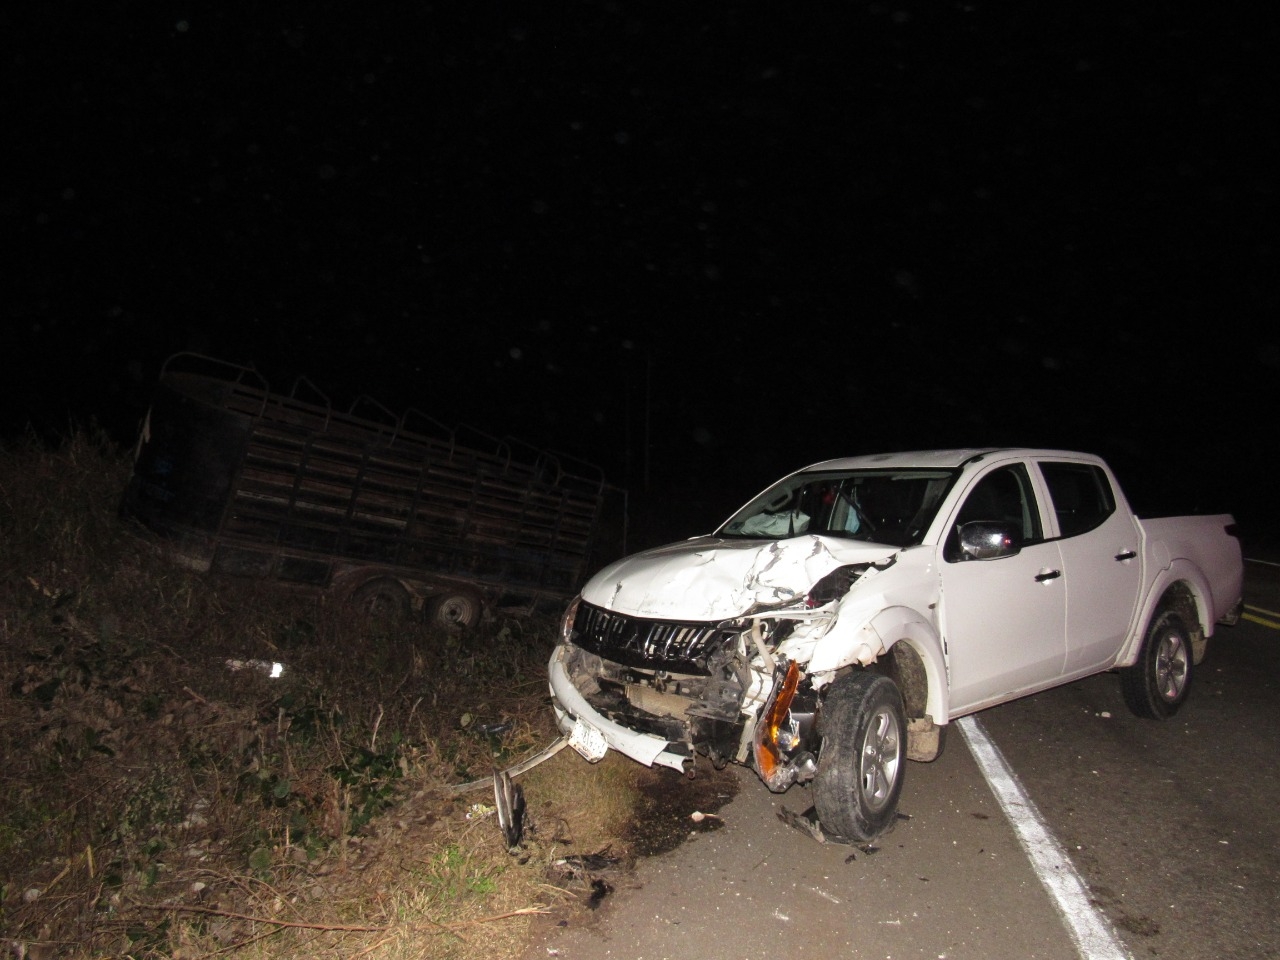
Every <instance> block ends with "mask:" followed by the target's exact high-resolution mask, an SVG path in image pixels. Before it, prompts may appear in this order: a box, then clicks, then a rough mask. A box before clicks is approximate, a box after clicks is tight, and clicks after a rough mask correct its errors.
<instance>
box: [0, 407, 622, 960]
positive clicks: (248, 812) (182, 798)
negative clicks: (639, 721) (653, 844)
mask: <svg viewBox="0 0 1280 960" xmlns="http://www.w3.org/2000/svg"><path fill="white" fill-rule="evenodd" d="M128 474H129V457H128V455H127V454H125V453H124V452H122V451H119V450H117V449H115V448H113V447H111V446H110V444H108V443H107V442H106V441H105V440H103V439H102V438H100V437H98V436H96V435H94V434H92V433H88V432H77V433H75V434H73V435H72V436H71V437H69V438H68V439H67V440H66V441H65V442H64V443H63V444H62V445H61V446H60V447H58V448H48V447H43V446H40V445H38V444H36V443H34V442H23V443H19V444H17V445H13V446H9V447H2V446H0V677H3V682H0V755H3V756H4V757H5V759H6V772H5V776H4V777H2V778H0V928H2V932H0V935H3V936H4V937H6V938H8V942H9V943H10V944H11V945H13V948H14V949H15V950H18V949H19V946H20V945H21V944H24V943H28V942H33V941H36V940H40V941H46V942H50V943H52V942H58V943H61V944H78V945H79V947H78V948H76V949H74V950H73V949H71V948H67V949H66V950H63V951H62V952H63V953H65V954H67V955H69V956H79V955H86V956H88V955H108V954H120V955H124V954H128V955H133V956H160V955H173V956H177V955H179V954H181V955H185V956H191V955H197V954H205V955H212V954H217V953H226V952H231V951H236V950H244V951H246V952H248V953H250V954H252V955H255V956H259V957H263V958H281V960H283V958H286V957H304V956H308V957H309V956H351V955H356V954H361V953H364V952H366V951H368V952H369V953H370V955H371V956H388V957H398V956H402V955H403V956H409V955H413V956H428V957H444V956H450V957H455V956H456V957H459V958H468V960H469V958H471V957H482V956H483V957H501V956H504V955H506V956H513V955H515V954H517V953H518V952H519V951H520V948H521V935H522V931H523V930H524V927H523V926H522V923H524V922H525V921H522V920H519V919H513V920H504V921H503V925H502V926H503V929H502V930H501V931H499V930H497V929H496V928H495V927H494V926H492V925H490V926H487V927H486V933H485V936H481V937H474V938H471V937H468V938H466V939H463V938H461V937H458V936H454V935H451V934H449V935H446V933H445V932H444V931H448V930H453V929H458V928H457V927H453V926H450V925H451V924H467V923H474V922H477V921H479V920H481V919H483V918H485V917H486V916H495V915H499V914H504V913H507V912H512V911H517V912H518V911H520V910H524V909H527V908H529V907H530V906H540V905H545V904H547V903H549V902H551V903H554V902H558V901H557V899H556V898H555V896H554V895H553V894H551V893H549V892H548V891H549V888H548V887H547V885H546V883H545V880H546V877H545V876H544V874H543V870H544V868H545V867H546V865H547V863H548V862H550V860H551V859H552V858H554V857H555V856H558V855H559V854H560V853H562V852H563V851H564V850H565V849H566V848H569V849H574V850H577V851H579V852H590V851H592V850H595V849H600V848H602V847H604V846H606V845H607V844H609V843H611V842H616V838H617V836H618V830H619V828H620V825H621V824H624V823H625V822H626V821H627V820H628V819H629V813H630V807H629V803H630V800H629V797H630V796H631V793H630V792H629V791H631V790H632V784H633V782H634V781H633V780H630V779H629V778H630V777H632V776H633V775H634V767H635V765H634V764H629V763H627V762H620V763H615V762H613V758H609V759H606V761H605V762H604V763H602V764H599V765H597V766H595V767H588V766H586V765H585V764H583V763H582V762H581V760H580V759H578V758H577V757H576V756H572V755H571V754H570V752H569V751H565V752H563V753H562V754H560V755H559V756H557V757H556V758H554V759H553V760H552V761H549V762H548V763H546V764H543V765H542V766H540V767H538V768H537V769H535V770H534V771H532V772H531V773H530V774H528V775H526V776H527V779H526V781H525V783H526V786H525V789H526V795H527V796H529V797H531V798H536V801H535V802H534V803H532V804H531V807H530V823H529V831H528V833H529V841H528V844H527V847H528V848H527V849H526V850H525V851H524V855H523V856H522V857H520V858H513V857H512V856H511V855H510V854H509V853H508V852H507V850H506V848H505V844H504V842H503V841H502V839H501V836H500V833H499V831H498V829H497V827H496V824H494V823H492V822H491V819H480V820H468V819H467V817H466V813H467V811H468V810H469V807H470V804H471V802H472V801H473V800H474V799H483V797H484V793H483V792H479V793H477V794H474V795H472V796H470V797H468V798H466V799H465V802H464V798H461V797H459V796H458V795H457V794H456V793H455V792H454V790H453V785H454V784H456V783H458V782H459V781H464V780H472V779H481V778H484V777H486V776H488V775H489V774H491V772H492V771H493V769H494V767H495V766H505V765H508V764H509V763H511V762H514V761H515V760H517V759H520V758H522V757H524V756H527V755H529V754H530V753H532V752H534V751H535V750H537V749H540V748H541V747H543V746H545V745H546V744H547V743H548V742H550V740H551V739H552V738H553V737H554V735H555V732H554V729H553V726H552V722H551V715H550V710H549V708H548V706H547V703H546V694H545V691H546V683H545V665H546V659H547V656H548V654H549V652H550V648H551V643H552V640H551V638H552V636H553V635H554V631H553V624H551V623H549V622H547V623H543V622H537V621H534V620H531V619H521V620H514V619H513V620H509V621H507V622H504V623H501V624H499V625H498V626H497V627H496V628H495V629H493V630H491V631H489V632H487V633H482V634H473V635H471V636H467V637H461V636H455V635H442V634H439V633H436V632H433V631H432V630H431V629H429V627H428V626H427V625H426V624H425V623H422V622H411V623H399V624H396V623H387V622H383V623H379V624H375V625H373V626H372V627H371V626H370V624H369V622H368V621H367V620H366V619H361V617H359V616H358V615H357V614H356V613H355V612H353V611H352V610H350V609H348V608H345V607H342V606H338V605H335V604H334V603H333V602H332V601H331V600H329V599H328V598H326V597H325V596H323V595H315V594H302V593H291V592H288V591H282V590H278V589H271V588H270V587H269V586H267V585H264V584H260V583H256V582H254V581H251V580H230V579H219V578H215V577H210V576H201V575H198V574H196V573H193V572H191V571H188V570H185V569H183V568H181V567H178V566H175V565H173V564H172V563H170V562H169V561H167V560H166V559H165V558H164V557H163V556H162V555H161V554H160V553H159V552H158V551H157V550H155V549H153V548H152V546H151V545H149V544H148V543H147V541H146V540H145V539H144V538H141V537H139V536H137V535H135V534H134V533H131V532H129V531H126V530H125V529H124V528H123V526H122V524H121V523H120V521H119V519H118V517H117V504H118V500H119V497H120V495H121V493H122V491H123V489H124V485H125V483H126V481H127V478H128ZM259 661H264V662H268V663H270V662H283V663H285V664H286V666H287V669H286V671H285V672H284V675H283V676H281V677H275V678H273V677H271V676H269V675H267V674H266V673H264V672H261V671H259V670H257V669H239V670H233V669H231V667H230V666H229V663H234V664H247V663H255V662H259ZM464 720H465V722H464ZM244 917H253V918H257V919H253V920H246V919H241V918H244ZM273 918H274V919H286V918H287V919H289V920H291V921H292V922H299V923H303V924H304V925H303V926H302V927H297V928H287V929H280V928H276V927H273V926H272V925H271V920H272V919H273ZM306 922H313V925H312V926H309V927H308V926H306V925H305V924H306ZM388 924H392V925H393V926H392V927H389V926H388ZM394 924H401V925H402V927H394ZM327 927H332V928H334V929H327ZM338 927H347V928H350V927H367V928H370V929H371V930H376V931H379V932H373V933H368V934H363V933H357V932H352V931H350V930H347V931H346V932H341V931H339V930H337V929H336V928H338ZM423 931H430V933H429V934H426V936H427V939H426V940H425V941H424V940H423V937H424V933H423ZM268 932H270V934H271V935H270V936H269V937H264V934H267V933H268ZM361 937H367V939H364V940H361V939H359V938H361ZM380 944H386V946H385V947H381V946H379V945H380ZM77 950H78V952H77Z"/></svg>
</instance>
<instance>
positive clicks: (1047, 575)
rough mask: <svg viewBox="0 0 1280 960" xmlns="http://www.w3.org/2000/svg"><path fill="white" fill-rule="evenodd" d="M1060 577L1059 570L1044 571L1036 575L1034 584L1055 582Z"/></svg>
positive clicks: (1060, 572)
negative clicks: (1048, 581)
mask: <svg viewBox="0 0 1280 960" xmlns="http://www.w3.org/2000/svg"><path fill="white" fill-rule="evenodd" d="M1060 576H1062V571H1061V570H1046V571H1044V573H1037V574H1036V583H1044V582H1045V581H1047V580H1057V579H1058V578H1059V577H1060Z"/></svg>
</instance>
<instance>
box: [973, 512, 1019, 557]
mask: <svg viewBox="0 0 1280 960" xmlns="http://www.w3.org/2000/svg"><path fill="white" fill-rule="evenodd" d="M1019 534H1020V531H1019V530H1018V528H1017V527H1015V526H1014V525H1013V524H1012V523H992V522H990V521H987V520H975V521H973V522H972V523H966V524H962V525H961V527H960V554H961V555H962V556H963V557H964V558H965V559H966V560H999V559H1000V558H1001V557H1012V556H1015V555H1016V554H1017V553H1018V552H1019V551H1021V550H1022V547H1021V545H1020V544H1019V543H1018V539H1019Z"/></svg>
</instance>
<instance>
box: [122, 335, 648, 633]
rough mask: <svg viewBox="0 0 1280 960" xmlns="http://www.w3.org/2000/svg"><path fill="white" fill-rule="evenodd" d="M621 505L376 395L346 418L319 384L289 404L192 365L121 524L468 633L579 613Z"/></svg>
mask: <svg viewBox="0 0 1280 960" xmlns="http://www.w3.org/2000/svg"><path fill="white" fill-rule="evenodd" d="M566 463H572V464H573V467H572V469H569V468H566ZM623 499H624V495H623V494H622V492H621V491H619V490H618V489H617V488H613V487H610V486H608V485H607V484H606V483H605V481H604V477H603V474H602V473H601V472H600V471H599V470H598V469H596V468H594V467H591V466H590V465H587V464H580V463H578V462H577V461H575V460H571V459H570V458H567V457H565V456H564V455H559V454H557V455H553V454H551V453H549V452H547V451H543V450H537V449H534V448H530V447H525V446H524V445H522V444H519V443H517V442H516V441H512V440H510V439H507V440H498V439H496V438H493V437H489V436H488V435H486V434H483V433H480V432H479V431H469V432H465V431H464V428H448V427H445V426H444V425H442V424H440V423H439V422H437V421H435V420H433V419H432V418H430V417H428V416H426V415H425V414H422V413H420V412H418V411H414V410H410V411H409V412H407V413H406V414H404V415H403V416H400V417H397V416H395V415H394V414H392V413H391V412H390V411H388V410H387V409H386V408H385V407H382V406H381V405H379V404H377V403H376V402H375V401H373V400H371V399H369V398H368V397H361V398H359V399H357V400H356V402H355V403H353V404H352V406H351V408H350V409H349V410H347V411H346V412H340V411H337V410H335V409H334V408H333V405H332V404H331V403H330V401H329V400H328V398H327V397H325V395H324V394H323V393H321V392H320V391H319V390H318V389H317V388H316V387H315V386H314V385H313V384H312V383H311V382H310V381H309V380H307V379H306V378H299V380H298V381H297V382H296V383H295V384H294V386H293V389H292V390H291V391H290V392H289V393H288V394H281V393H274V392H272V391H271V389H270V387H269V385H268V384H267V382H266V381H265V380H264V379H263V378H262V377H261V376H260V375H259V374H258V373H257V371H256V370H254V369H253V368H252V367H248V366H242V365H238V364H233V363H228V362H225V361H222V360H217V359H214V358H211V357H205V356H201V355H199V354H191V353H181V354H175V355H174V356H172V357H170V358H169V359H168V360H167V361H166V362H165V364H164V366H163V368H162V370H161V374H160V378H159V383H158V385H157V388H156V392H155V395H154V398H153V402H152V404H151V407H150V410H149V411H148V414H147V417H146V420H145V422H144V423H143V426H142V429H141V434H140V436H139V439H138V446H137V452H136V457H135V462H134V468H133V474H132V477H131V479H130V481H129V484H128V487H127V489H126V491H125V494H124V497H123V500H122V503H121V514H122V516H123V517H124V518H125V519H126V520H129V521H136V522H137V523H138V524H141V525H142V527H144V528H146V530H148V531H150V533H151V534H153V535H154V536H155V538H156V540H157V542H158V543H159V544H161V545H162V547H163V548H164V549H165V550H166V551H168V552H169V553H170V554H171V555H173V556H174V558H175V559H177V560H179V561H180V562H182V563H184V564H186V565H188V566H191V567H193V568H195V569H198V570H203V571H213V572H216V573H226V574H237V575H244V576H251V577H257V578H262V579H268V580H273V581H277V582H279V583H282V584H291V585H297V586H302V587H308V588H313V589H317V590H323V591H326V592H328V593H330V594H333V595H336V596H338V597H339V598H341V599H344V600H349V601H351V602H354V603H356V604H359V605H362V606H366V607H368V608H369V609H370V610H375V611H381V612H383V613H387V614H392V615H397V616H400V615H409V614H410V612H411V611H421V612H422V613H423V614H424V615H425V616H427V617H428V618H430V619H431V620H432V621H433V622H435V623H437V624H439V625H442V626H447V627H467V628H469V627H474V626H476V625H477V624H478V623H479V622H480V621H481V619H482V618H483V616H484V615H485V614H486V613H488V612H496V611H498V610H511V611H517V610H518V611H525V612H532V611H535V610H544V609H545V610H551V609H555V608H560V607H563V604H564V602H565V601H566V600H567V599H568V598H570V597H572V596H573V595H574V594H575V593H576V592H577V590H578V588H579V587H580V586H581V582H582V580H583V579H584V577H585V574H586V573H587V572H588V571H589V570H591V569H593V567H594V566H595V565H598V563H599V562H600V559H601V553H600V544H601V526H602V512H603V508H604V506H605V504H606V502H609V503H610V504H615V503H620V502H622V501H623ZM608 539H609V540H610V541H612V540H613V539H616V537H615V536H614V534H613V533H612V532H611V534H610V537H609V538H608Z"/></svg>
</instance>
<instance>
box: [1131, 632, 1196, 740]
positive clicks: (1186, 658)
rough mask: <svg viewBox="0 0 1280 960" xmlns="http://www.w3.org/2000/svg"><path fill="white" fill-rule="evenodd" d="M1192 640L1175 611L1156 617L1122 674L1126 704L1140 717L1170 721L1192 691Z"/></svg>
mask: <svg viewBox="0 0 1280 960" xmlns="http://www.w3.org/2000/svg"><path fill="white" fill-rule="evenodd" d="M1191 663H1192V655H1191V637H1190V635H1189V634H1188V633H1187V628H1186V625H1185V624H1183V622H1182V617H1181V616H1179V615H1178V614H1177V613H1175V612H1174V611H1173V610H1164V611H1161V612H1160V613H1158V614H1157V615H1156V618H1155V619H1154V620H1152V621H1151V626H1150V627H1148V628H1147V635H1146V637H1144V638H1143V640H1142V650H1141V651H1139V653H1138V659H1137V661H1136V662H1135V663H1134V665H1133V666H1131V667H1125V668H1124V669H1123V670H1122V671H1121V672H1120V685H1121V689H1123V690H1124V699H1125V703H1127V704H1128V705H1129V709H1130V710H1132V711H1133V712H1134V713H1136V714H1137V715H1138V716H1140V717H1148V718H1150V719H1153V720H1167V719H1168V718H1169V717H1172V716H1173V715H1174V714H1175V713H1177V712H1178V708H1179V707H1180V706H1182V702H1183V701H1184V700H1186V699H1187V693H1188V692H1189V691H1190V689H1191Z"/></svg>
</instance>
